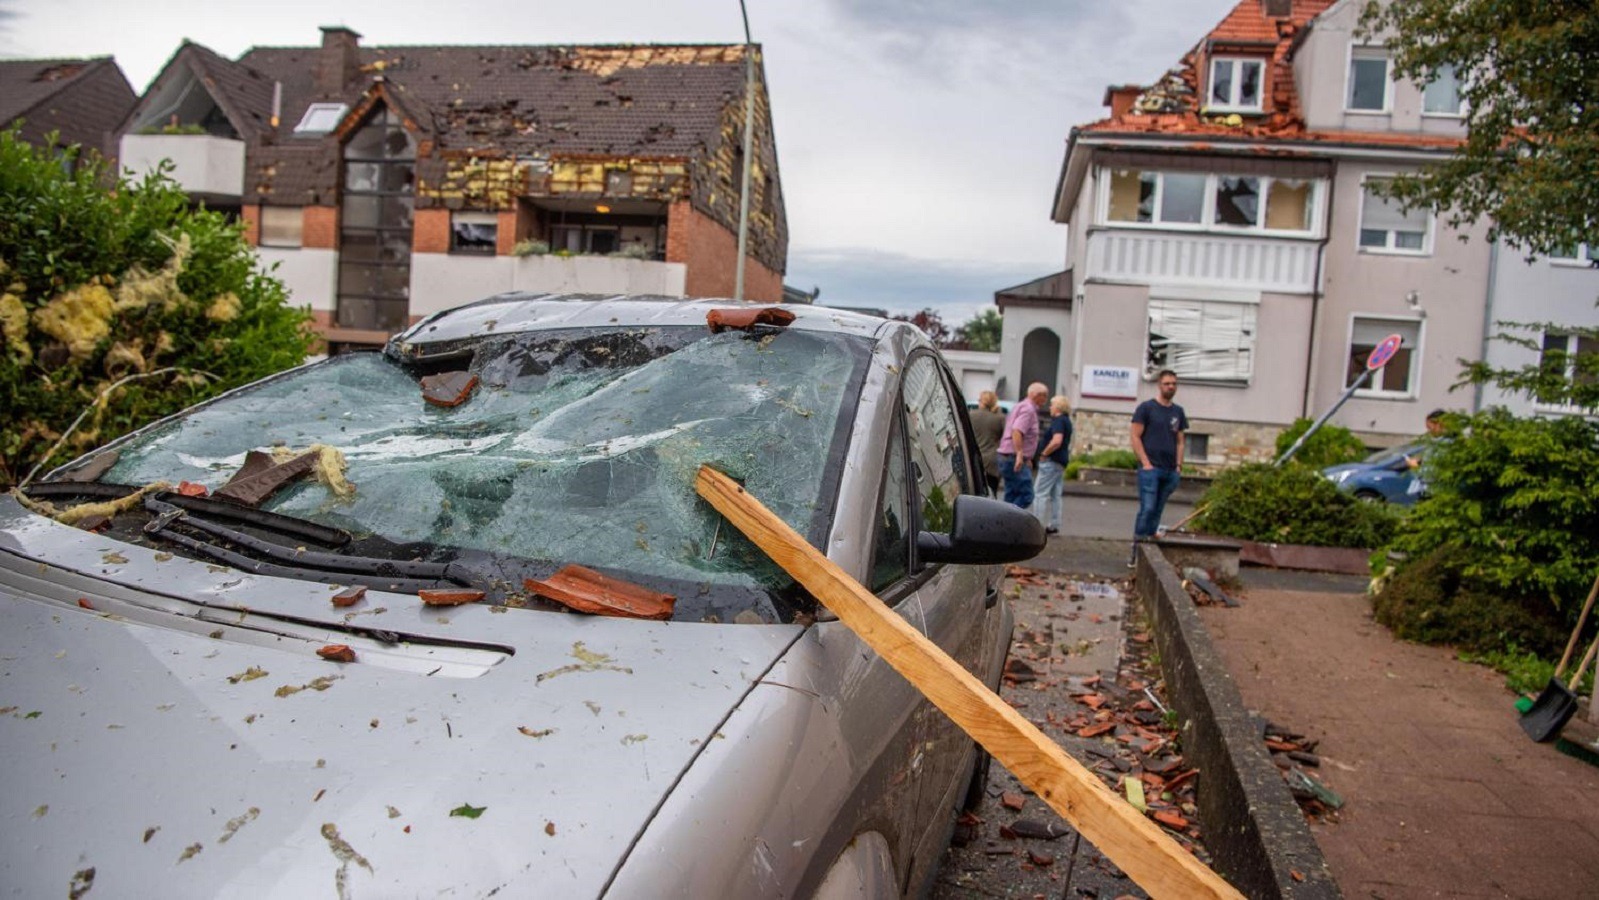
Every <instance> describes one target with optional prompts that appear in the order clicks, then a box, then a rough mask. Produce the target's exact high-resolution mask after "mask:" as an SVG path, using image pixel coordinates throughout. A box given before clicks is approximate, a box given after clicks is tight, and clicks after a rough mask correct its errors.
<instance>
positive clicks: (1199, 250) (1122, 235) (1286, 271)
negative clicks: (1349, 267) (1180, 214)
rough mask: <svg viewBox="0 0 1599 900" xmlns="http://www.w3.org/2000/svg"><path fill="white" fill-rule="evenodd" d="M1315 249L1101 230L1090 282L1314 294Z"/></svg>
mask: <svg viewBox="0 0 1599 900" xmlns="http://www.w3.org/2000/svg"><path fill="white" fill-rule="evenodd" d="M1316 247H1317V242H1316V241H1311V240H1292V239H1283V238H1259V237H1231V236H1224V235H1215V234H1174V233H1172V232H1165V231H1160V232H1156V231H1134V230H1131V229H1127V230H1122V229H1101V230H1098V231H1094V232H1092V233H1091V234H1089V236H1088V251H1087V263H1088V264H1087V274H1086V277H1087V278H1089V279H1093V280H1096V281H1109V282H1121V283H1126V284H1168V285H1169V284H1180V285H1193V286H1207V287H1223V288H1248V289H1252V290H1260V291H1272V292H1276V293H1285V294H1309V293H1312V292H1314V290H1315V287H1316Z"/></svg>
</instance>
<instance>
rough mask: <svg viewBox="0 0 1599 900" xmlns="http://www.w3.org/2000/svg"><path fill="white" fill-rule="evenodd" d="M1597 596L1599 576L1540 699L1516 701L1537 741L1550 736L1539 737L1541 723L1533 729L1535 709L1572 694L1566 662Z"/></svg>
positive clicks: (1557, 728)
mask: <svg viewBox="0 0 1599 900" xmlns="http://www.w3.org/2000/svg"><path fill="white" fill-rule="evenodd" d="M1596 597H1599V577H1595V578H1594V580H1593V587H1591V588H1589V589H1588V599H1587V600H1585V601H1583V604H1582V613H1581V614H1579V615H1578V616H1577V624H1576V626H1575V627H1573V628H1572V629H1571V638H1570V639H1569V640H1567V641H1566V652H1565V653H1562V654H1560V664H1559V665H1557V666H1555V674H1554V675H1552V676H1550V678H1549V684H1547V685H1545V686H1544V689H1543V693H1541V694H1539V695H1538V699H1537V700H1536V701H1534V702H1532V704H1531V705H1527V704H1528V701H1527V700H1526V699H1525V698H1522V699H1518V700H1517V701H1516V708H1517V709H1520V710H1521V727H1522V728H1523V729H1526V732H1527V734H1528V735H1529V736H1530V737H1532V739H1533V740H1535V741H1540V742H1542V741H1546V740H1548V739H1549V738H1547V737H1542V738H1541V737H1538V734H1539V733H1541V732H1543V731H1544V730H1545V726H1543V725H1541V724H1540V725H1538V729H1539V730H1538V731H1537V732H1535V731H1534V730H1533V724H1534V723H1533V721H1532V719H1531V716H1532V714H1533V710H1546V709H1548V708H1552V707H1553V706H1555V705H1557V704H1559V703H1560V702H1561V700H1560V698H1561V697H1562V696H1566V697H1570V696H1571V691H1570V690H1568V689H1567V688H1566V686H1565V684H1564V683H1562V682H1561V680H1560V679H1561V677H1562V676H1563V674H1564V672H1565V671H1566V663H1568V662H1571V652H1572V651H1573V650H1575V649H1577V640H1578V639H1579V638H1580V637H1582V626H1584V625H1586V624H1588V613H1589V611H1590V610H1592V609H1593V601H1594V598H1596ZM1583 665H1584V666H1586V665H1587V663H1583ZM1579 674H1580V673H1579ZM1581 680H1582V679H1581V678H1580V677H1578V678H1573V679H1571V681H1572V683H1573V684H1575V683H1576V682H1578V681H1581ZM1544 718H1545V719H1547V713H1546V714H1544ZM1570 718H1571V714H1570V713H1567V714H1566V715H1565V716H1563V717H1561V718H1560V724H1559V725H1556V726H1555V727H1554V730H1553V731H1552V732H1550V734H1558V733H1559V731H1560V729H1561V728H1562V727H1563V726H1564V725H1565V724H1566V722H1567V721H1568V720H1570ZM1540 721H1542V720H1540ZM1549 721H1553V720H1549Z"/></svg>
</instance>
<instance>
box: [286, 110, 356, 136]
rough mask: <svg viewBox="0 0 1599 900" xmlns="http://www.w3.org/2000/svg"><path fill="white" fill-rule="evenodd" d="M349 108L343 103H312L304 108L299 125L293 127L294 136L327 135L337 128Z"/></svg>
mask: <svg viewBox="0 0 1599 900" xmlns="http://www.w3.org/2000/svg"><path fill="white" fill-rule="evenodd" d="M349 108H350V107H349V106H347V105H346V104H343V103H313V104H311V105H310V106H308V107H306V110H305V115H303V116H301V117H300V124H298V125H296V126H294V133H295V134H327V133H328V132H330V131H332V130H333V129H334V128H337V127H338V124H339V122H340V121H341V120H343V119H344V113H345V112H346V111H347V110H349Z"/></svg>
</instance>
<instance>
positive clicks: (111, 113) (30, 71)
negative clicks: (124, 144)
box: [0, 56, 138, 154]
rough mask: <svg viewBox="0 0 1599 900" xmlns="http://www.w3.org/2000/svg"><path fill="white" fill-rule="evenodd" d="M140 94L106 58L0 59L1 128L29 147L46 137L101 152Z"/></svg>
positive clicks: (107, 148)
mask: <svg viewBox="0 0 1599 900" xmlns="http://www.w3.org/2000/svg"><path fill="white" fill-rule="evenodd" d="M136 100H138V95H137V94H135V93H134V91H133V87H132V85H130V84H128V79H127V76H125V75H123V74H122V67H121V66H118V65H117V63H116V60H114V59H112V58H111V57H109V56H102V57H95V58H93V59H7V60H0V129H4V128H11V127H13V126H15V127H16V128H17V136H18V137H19V138H21V139H22V140H23V141H26V142H27V143H30V144H35V145H39V144H44V143H45V142H46V141H47V140H49V138H50V135H52V134H54V135H56V140H57V141H59V142H60V143H61V144H62V145H63V146H71V145H74V144H76V145H78V146H79V147H82V148H83V149H85V150H94V151H95V152H97V153H101V154H104V153H106V152H107V151H108V150H110V149H112V148H113V147H114V146H115V141H114V137H115V134H116V129H117V127H118V126H119V125H121V124H122V120H123V119H124V118H125V117H126V116H127V115H128V110H130V109H132V108H133V104H134V102H135V101H136Z"/></svg>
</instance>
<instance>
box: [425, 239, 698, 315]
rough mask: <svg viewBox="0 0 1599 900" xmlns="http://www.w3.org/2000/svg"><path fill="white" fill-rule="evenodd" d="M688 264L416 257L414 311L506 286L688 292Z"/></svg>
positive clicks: (559, 290)
mask: <svg viewBox="0 0 1599 900" xmlns="http://www.w3.org/2000/svg"><path fill="white" fill-rule="evenodd" d="M686 271H687V269H686V267H685V266H684V265H683V264H682V263H665V262H656V261H654V260H643V259H622V258H619V257H609V256H571V257H560V256H523V257H514V256H467V255H462V254H448V253H416V254H413V255H412V256H411V315H413V316H425V315H429V314H431V313H435V312H438V311H439V310H442V309H450V308H452V307H456V306H460V305H462V304H464V303H471V302H473V301H476V300H481V299H483V298H484V297H492V296H493V295H495V294H501V293H505V292H506V291H533V292H548V293H576V294H659V295H663V296H668V297H681V296H683V295H684V292H683V282H684V277H685V274H686Z"/></svg>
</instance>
